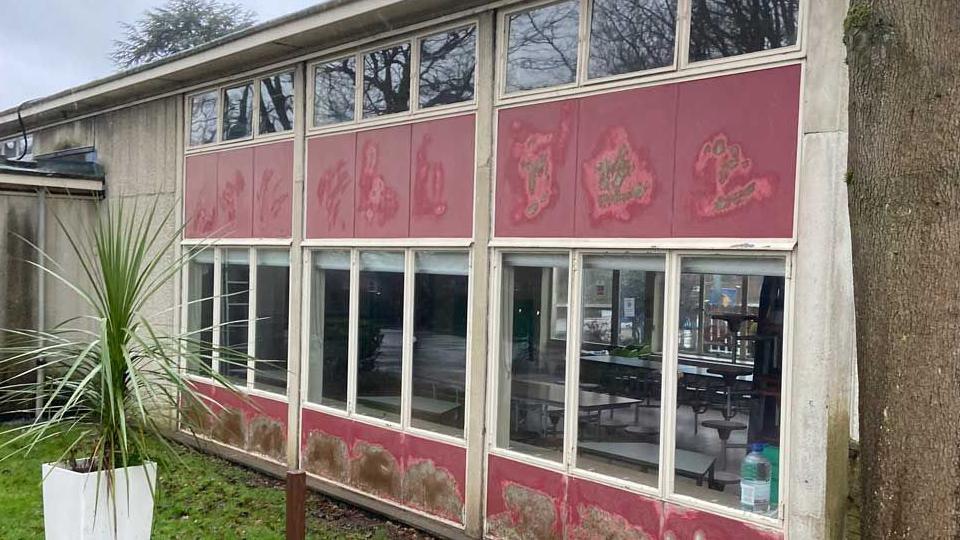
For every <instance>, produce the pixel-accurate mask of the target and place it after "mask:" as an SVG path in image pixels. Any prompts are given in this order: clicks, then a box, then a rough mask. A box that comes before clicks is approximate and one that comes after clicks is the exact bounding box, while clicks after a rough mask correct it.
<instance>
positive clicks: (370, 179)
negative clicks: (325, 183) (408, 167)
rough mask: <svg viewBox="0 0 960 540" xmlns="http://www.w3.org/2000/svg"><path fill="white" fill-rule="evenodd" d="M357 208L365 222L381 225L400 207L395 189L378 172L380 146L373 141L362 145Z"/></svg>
mask: <svg viewBox="0 0 960 540" xmlns="http://www.w3.org/2000/svg"><path fill="white" fill-rule="evenodd" d="M359 195H360V197H359V198H360V200H359V201H358V206H357V208H358V209H359V210H360V216H361V217H362V218H363V219H365V220H366V221H367V223H376V225H377V226H383V225H384V224H385V223H386V222H387V221H389V220H390V218H392V217H393V216H394V215H396V213H397V211H398V210H399V209H400V201H399V200H398V198H397V191H396V190H395V189H394V188H393V187H392V186H390V185H389V184H388V183H387V181H386V179H385V178H384V177H383V174H382V173H381V172H380V147H379V146H378V145H377V144H375V143H374V142H373V141H367V142H366V143H365V144H364V145H363V157H362V160H361V166H360V182H359Z"/></svg>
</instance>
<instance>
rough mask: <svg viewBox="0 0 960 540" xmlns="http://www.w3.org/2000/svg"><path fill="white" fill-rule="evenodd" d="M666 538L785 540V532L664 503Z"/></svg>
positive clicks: (682, 539) (686, 539)
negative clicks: (670, 536)
mask: <svg viewBox="0 0 960 540" xmlns="http://www.w3.org/2000/svg"><path fill="white" fill-rule="evenodd" d="M663 535H664V536H667V535H672V537H673V538H674V539H675V540H782V539H783V533H781V532H779V531H774V530H769V529H761V528H759V527H755V526H753V525H749V524H747V523H745V522H743V521H738V520H735V519H730V518H725V517H720V516H718V515H715V514H710V513H707V512H702V511H699V510H691V509H687V508H683V507H680V506H676V505H673V504H670V503H664V513H663Z"/></svg>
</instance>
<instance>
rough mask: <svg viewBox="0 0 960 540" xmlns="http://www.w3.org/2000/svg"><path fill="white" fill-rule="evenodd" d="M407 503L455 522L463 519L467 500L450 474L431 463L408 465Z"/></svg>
mask: <svg viewBox="0 0 960 540" xmlns="http://www.w3.org/2000/svg"><path fill="white" fill-rule="evenodd" d="M403 500H404V502H405V503H407V504H408V505H410V506H412V507H414V508H419V509H421V510H424V511H426V512H429V513H431V514H436V515H439V516H443V517H445V518H448V519H451V520H453V521H458V522H459V521H462V520H463V497H462V496H461V494H460V490H459V489H458V487H457V480H456V478H454V477H453V474H451V473H450V471H448V470H446V469H444V468H442V467H437V466H436V465H435V464H434V463H433V462H432V461H430V460H421V461H417V462H416V463H413V464H408V465H407V470H406V472H405V473H404V475H403Z"/></svg>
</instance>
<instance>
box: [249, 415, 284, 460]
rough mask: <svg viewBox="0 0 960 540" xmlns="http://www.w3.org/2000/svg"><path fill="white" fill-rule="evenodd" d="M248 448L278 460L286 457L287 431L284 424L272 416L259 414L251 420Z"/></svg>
mask: <svg viewBox="0 0 960 540" xmlns="http://www.w3.org/2000/svg"><path fill="white" fill-rule="evenodd" d="M247 431H248V436H247V439H248V444H247V449H248V450H250V451H251V452H257V453H258V454H263V455H265V456H268V457H271V458H273V459H276V460H278V461H284V460H285V459H286V451H287V433H286V430H284V428H283V424H282V423H281V422H278V421H276V420H274V419H272V418H267V417H265V416H258V417H256V418H254V419H253V422H250V426H249V428H248V429H247Z"/></svg>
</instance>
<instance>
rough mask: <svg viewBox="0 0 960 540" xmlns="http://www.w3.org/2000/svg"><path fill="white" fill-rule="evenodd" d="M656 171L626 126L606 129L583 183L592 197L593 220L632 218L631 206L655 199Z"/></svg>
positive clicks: (584, 165)
mask: <svg viewBox="0 0 960 540" xmlns="http://www.w3.org/2000/svg"><path fill="white" fill-rule="evenodd" d="M653 186H654V175H653V172H652V171H651V170H650V164H649V162H648V161H647V160H646V159H645V158H643V157H641V155H640V153H639V152H637V150H636V149H635V148H634V145H633V144H631V142H630V136H629V134H628V133H627V130H626V129H625V128H623V127H620V126H618V127H614V128H611V129H609V130H608V131H607V133H605V134H604V135H603V137H602V139H601V141H600V143H599V144H598V145H597V148H596V149H595V150H594V152H593V156H592V157H591V158H590V159H589V160H588V161H586V162H584V164H583V187H584V189H586V191H587V195H588V196H589V197H590V202H591V209H590V217H591V218H592V219H594V220H598V221H599V220H606V219H616V220H620V221H630V218H631V217H632V216H631V214H630V210H631V208H633V207H643V206H646V205H648V204H650V201H651V200H652V199H653Z"/></svg>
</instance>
